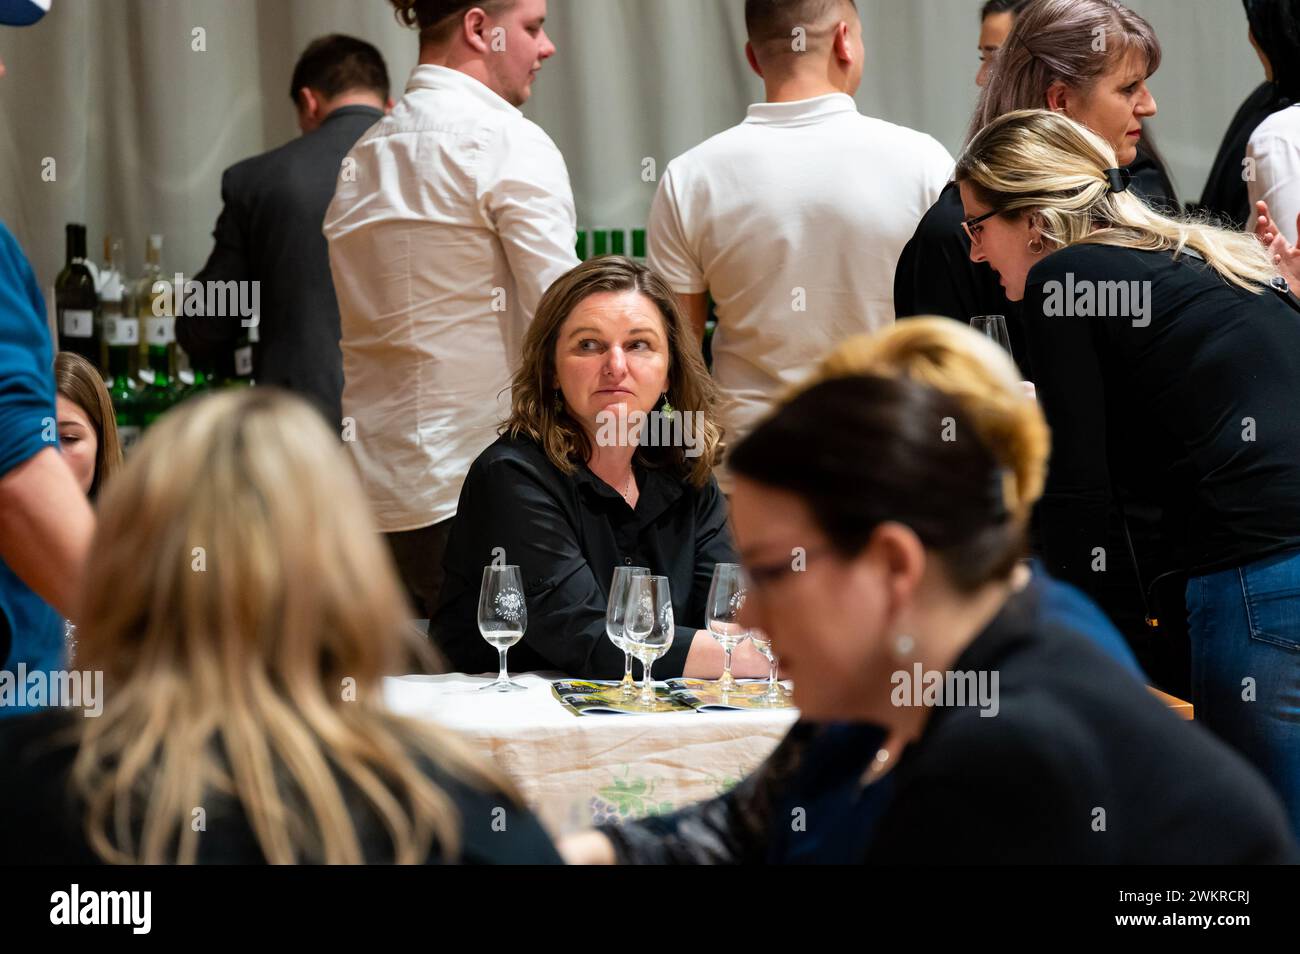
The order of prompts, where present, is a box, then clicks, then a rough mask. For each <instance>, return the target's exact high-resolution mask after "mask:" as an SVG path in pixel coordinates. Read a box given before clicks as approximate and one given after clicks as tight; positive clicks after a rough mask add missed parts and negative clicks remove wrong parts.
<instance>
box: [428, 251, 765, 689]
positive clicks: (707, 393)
mask: <svg viewBox="0 0 1300 954" xmlns="http://www.w3.org/2000/svg"><path fill="white" fill-rule="evenodd" d="M713 395H714V389H713V382H712V380H711V379H710V378H709V373H708V371H707V370H706V369H705V367H704V362H703V360H702V359H701V358H700V354H699V346H698V343H697V342H696V341H695V340H694V338H693V336H692V332H691V330H690V326H689V325H688V324H687V323H686V321H685V319H684V318H683V316H682V313H681V310H680V308H679V307H678V304H677V299H676V297H675V296H674V295H673V293H672V291H671V290H670V289H669V288H668V286H667V285H665V284H664V283H663V281H662V280H661V279H660V278H659V277H658V276H657V275H655V274H654V273H653V272H652V271H650V270H649V269H648V268H646V267H645V266H644V265H641V264H639V263H637V262H633V261H632V260H630V259H626V258H618V257H614V256H609V257H605V258H599V259H593V260H591V261H589V262H586V263H584V264H582V265H579V266H578V267H577V268H575V269H573V270H572V271H570V272H569V273H568V274H566V275H563V276H561V277H560V278H559V279H557V280H556V282H555V284H554V285H552V286H551V288H550V289H549V290H548V291H547V293H546V294H545V295H544V296H542V300H541V302H540V303H539V304H538V307H537V315H536V317H534V318H533V321H532V323H531V324H530V325H529V326H528V334H527V337H526V338H525V340H524V345H523V360H522V365H521V366H520V369H519V371H518V373H517V374H516V375H515V378H514V383H513V385H512V399H511V415H510V419H509V420H508V421H507V422H506V424H505V425H504V426H503V428H502V430H503V432H504V433H503V434H502V436H501V438H500V439H499V440H498V441H497V442H496V443H495V444H493V445H492V446H491V447H489V448H488V449H487V450H485V451H484V452H483V453H482V454H481V455H479V457H478V459H477V460H476V461H474V464H473V465H472V466H471V467H470V470H469V474H468V476H467V477H466V478H465V484H464V487H463V488H462V489H461V494H460V503H459V505H458V506H457V511H456V522H455V524H454V525H453V527H452V531H451V536H450V538H449V539H448V541H447V551H446V556H445V558H444V561H443V566H444V568H445V570H446V574H447V578H446V583H445V584H444V586H443V590H442V597H441V603H440V606H439V609H438V611H437V613H436V614H435V617H434V620H433V622H432V624H431V632H432V633H433V635H434V638H435V642H436V643H437V644H438V646H439V647H440V648H441V649H442V651H443V653H444V654H445V655H446V656H447V658H448V660H449V662H450V664H451V666H452V668H453V669H456V670H460V671H463V672H484V671H487V670H495V669H496V668H497V653H496V650H495V649H493V648H492V647H491V646H489V645H488V644H487V643H486V642H485V641H484V639H483V637H482V635H481V634H480V633H479V629H478V618H477V609H478V596H479V587H480V583H481V580H482V574H483V567H484V566H486V565H488V564H490V563H492V562H493V561H494V560H496V561H497V562H498V563H506V564H515V565H517V566H519V568H520V571H521V572H522V574H523V581H524V590H525V593H524V595H525V598H526V600H527V603H528V629H527V631H526V632H525V633H524V638H523V640H522V642H520V643H519V644H518V645H517V646H515V647H514V648H513V649H512V650H511V651H510V667H511V669H520V670H552V671H558V672H562V673H565V674H567V675H570V676H576V677H579V678H599V679H610V678H618V677H619V676H622V675H623V666H624V657H623V653H622V651H621V650H619V649H617V648H616V647H615V646H614V645H613V643H611V642H610V640H609V638H608V637H607V636H606V634H605V608H606V604H607V602H608V598H609V595H608V594H609V586H610V582H611V578H612V576H613V572H614V567H616V566H643V567H647V568H649V569H650V571H651V572H652V573H654V574H656V575H662V576H667V577H668V580H669V589H670V591H671V595H672V601H673V615H674V619H676V620H677V621H678V623H679V625H678V626H677V632H676V637H675V638H674V640H673V645H672V648H671V649H670V650H669V651H668V653H667V654H666V655H664V656H663V657H661V658H660V660H659V661H658V662H656V664H655V668H654V671H655V674H656V675H658V676H661V678H667V677H672V676H681V675H683V674H685V675H687V676H699V677H706V678H710V677H714V676H717V675H719V674H720V673H721V671H722V649H721V647H719V646H718V644H717V643H716V642H715V641H714V640H713V639H712V637H710V636H709V634H708V632H707V631H705V630H702V629H700V628H699V627H702V626H703V625H704V624H705V619H704V604H705V601H706V599H707V597H708V593H709V583H710V582H711V580H712V577H713V568H714V565H715V564H717V563H727V562H734V561H735V551H734V549H733V548H732V543H731V534H730V532H729V530H728V528H727V510H726V502H725V499H724V498H723V496H722V494H721V493H720V492H719V490H718V485H717V483H716V482H715V481H714V479H713V460H714V456H715V454H716V452H717V448H718V442H719V438H720V434H719V431H718V427H717V425H716V424H715V423H714V420H713V400H714V398H713ZM642 415H644V416H645V417H644V418H642V417H641V416H642ZM642 420H644V421H645V423H646V426H645V428H644V431H645V433H644V435H642V436H640V437H638V434H637V431H636V427H635V425H636V424H637V423H638V422H639V421H642ZM766 665H767V664H766V662H765V661H764V660H763V657H761V656H760V655H759V654H758V652H757V651H756V650H754V649H753V647H752V646H750V645H749V644H748V643H744V644H742V646H741V647H740V648H739V649H738V650H737V651H736V655H735V657H734V663H733V673H734V674H735V675H738V676H739V675H745V676H760V675H764V674H766V672H767V668H766Z"/></svg>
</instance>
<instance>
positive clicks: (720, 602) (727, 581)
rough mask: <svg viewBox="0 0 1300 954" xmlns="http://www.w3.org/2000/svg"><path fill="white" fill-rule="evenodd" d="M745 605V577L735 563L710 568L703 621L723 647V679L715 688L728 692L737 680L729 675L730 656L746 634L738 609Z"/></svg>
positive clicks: (733, 687)
mask: <svg viewBox="0 0 1300 954" xmlns="http://www.w3.org/2000/svg"><path fill="white" fill-rule="evenodd" d="M744 603H745V576H744V571H743V570H741V568H740V565H739V564H737V563H719V564H717V565H716V566H715V567H714V568H713V582H712V583H711V584H710V585H709V601H708V604H707V605H706V607H705V622H706V623H707V624H708V627H709V634H710V635H712V636H713V638H714V639H716V640H717V641H718V644H719V645H720V646H721V647H722V652H723V658H724V661H723V664H722V678H721V679H719V680H718V689H720V690H721V691H722V692H730V691H731V690H733V689H735V688H736V678H735V677H734V676H733V675H732V674H731V654H732V653H733V652H735V651H736V647H737V646H739V645H740V644H741V643H742V642H744V641H745V637H746V636H748V635H749V633H748V631H747V630H746V629H745V627H744V626H742V625H741V623H740V608H741V606H743V605H744Z"/></svg>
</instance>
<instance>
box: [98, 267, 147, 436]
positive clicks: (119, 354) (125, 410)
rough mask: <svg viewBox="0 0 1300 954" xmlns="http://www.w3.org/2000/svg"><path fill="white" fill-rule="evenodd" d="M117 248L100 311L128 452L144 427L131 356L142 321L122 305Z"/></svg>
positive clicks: (110, 386) (111, 382)
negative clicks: (127, 311)
mask: <svg viewBox="0 0 1300 954" xmlns="http://www.w3.org/2000/svg"><path fill="white" fill-rule="evenodd" d="M105 244H106V245H107V244H109V243H107V242H106V243H105ZM115 250H116V245H110V254H109V255H108V256H106V257H107V258H108V260H109V268H108V269H106V273H107V274H106V276H105V278H104V280H103V283H102V284H101V286H100V291H99V313H100V324H101V327H102V328H103V339H104V351H105V356H106V358H107V360H106V362H105V363H106V366H107V368H108V396H109V397H110V398H112V399H113V414H114V416H115V417H116V418H117V436H118V439H119V440H120V441H121V442H122V449H123V451H126V450H128V449H129V448H130V447H131V445H132V444H134V443H135V441H136V439H137V438H138V437H139V436H140V432H141V430H143V428H144V407H143V402H142V394H141V388H140V385H139V384H138V383H137V382H136V379H135V375H134V374H132V373H131V364H132V359H133V358H135V357H136V356H137V355H138V354H139V353H140V321H139V319H138V318H136V316H135V315H128V314H127V313H126V310H125V308H124V307H123V304H122V299H123V297H124V292H125V288H124V287H123V283H122V274H121V271H120V269H118V268H117V261H116V256H115V255H114V254H111V253H112V252H114V251H115Z"/></svg>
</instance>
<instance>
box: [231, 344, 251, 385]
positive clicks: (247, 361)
mask: <svg viewBox="0 0 1300 954" xmlns="http://www.w3.org/2000/svg"><path fill="white" fill-rule="evenodd" d="M252 373H253V349H252V347H251V346H247V345H246V346H244V347H243V348H236V349H235V374H237V375H239V376H240V377H241V378H246V377H248V376H249V375H250V374H252Z"/></svg>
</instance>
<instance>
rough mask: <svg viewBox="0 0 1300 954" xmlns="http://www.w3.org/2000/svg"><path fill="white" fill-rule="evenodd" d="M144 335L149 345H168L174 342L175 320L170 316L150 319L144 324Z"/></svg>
mask: <svg viewBox="0 0 1300 954" xmlns="http://www.w3.org/2000/svg"><path fill="white" fill-rule="evenodd" d="M145 334H146V335H148V338H149V343H150V344H151V345H169V344H171V343H172V342H173V341H175V340H176V319H175V318H173V317H171V316H170V315H163V316H162V317H161V318H150V319H148V320H147V322H146V328H145Z"/></svg>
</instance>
